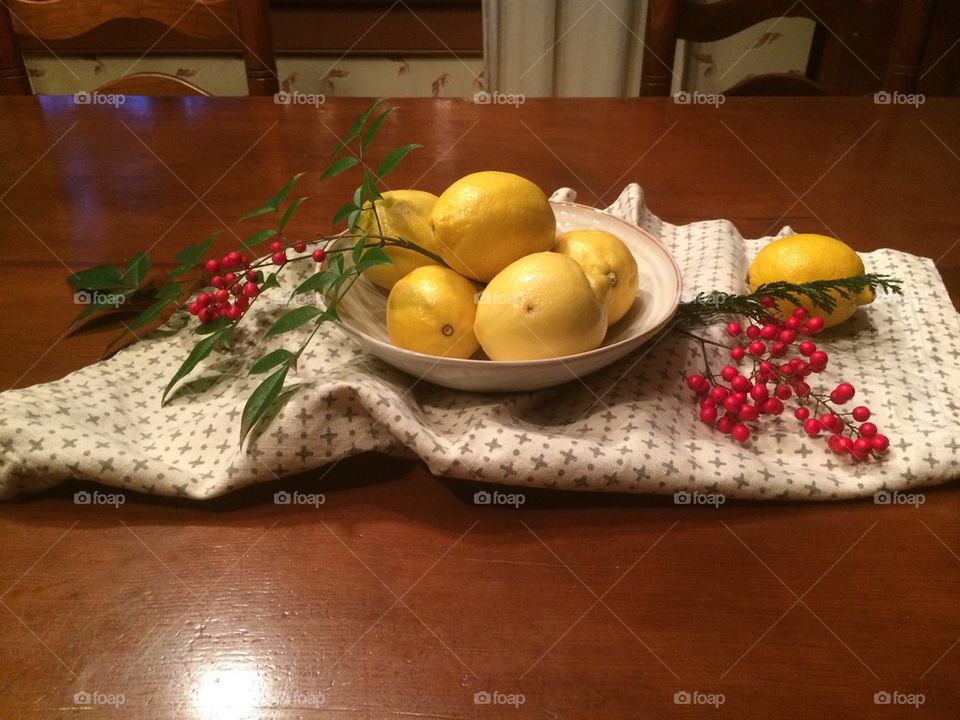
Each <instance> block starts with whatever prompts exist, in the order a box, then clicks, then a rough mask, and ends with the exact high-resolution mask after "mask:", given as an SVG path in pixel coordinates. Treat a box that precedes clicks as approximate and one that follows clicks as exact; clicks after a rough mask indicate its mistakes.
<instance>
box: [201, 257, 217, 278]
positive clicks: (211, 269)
mask: <svg viewBox="0 0 960 720" xmlns="http://www.w3.org/2000/svg"><path fill="white" fill-rule="evenodd" d="M203 268H204V269H205V270H206V271H207V272H208V273H210V274H211V275H212V274H214V273H218V272H220V261H219V260H213V259H211V260H207V262H205V263H204V264H203Z"/></svg>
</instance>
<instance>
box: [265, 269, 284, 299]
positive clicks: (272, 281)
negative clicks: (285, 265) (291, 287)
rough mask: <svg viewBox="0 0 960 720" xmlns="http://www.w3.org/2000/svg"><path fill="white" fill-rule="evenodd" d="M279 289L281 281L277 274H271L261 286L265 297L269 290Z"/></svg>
mask: <svg viewBox="0 0 960 720" xmlns="http://www.w3.org/2000/svg"><path fill="white" fill-rule="evenodd" d="M278 287H280V281H279V280H277V274H276V273H275V272H274V273H270V274H269V275H267V277H266V279H265V280H263V282H262V283H261V284H260V294H261V295H263V293H265V292H266V291H267V290H270V289H271V288H278Z"/></svg>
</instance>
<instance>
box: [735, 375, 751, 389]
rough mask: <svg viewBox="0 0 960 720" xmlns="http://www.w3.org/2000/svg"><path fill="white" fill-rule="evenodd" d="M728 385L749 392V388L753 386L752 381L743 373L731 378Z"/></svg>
mask: <svg viewBox="0 0 960 720" xmlns="http://www.w3.org/2000/svg"><path fill="white" fill-rule="evenodd" d="M730 387H732V388H733V389H734V390H736V391H737V392H741V393H748V392H750V388H752V387H753V383H752V382H750V381H749V380H748V379H747V378H745V377H744V376H743V375H737V376H736V377H735V378H734V379H733V380H731V381H730Z"/></svg>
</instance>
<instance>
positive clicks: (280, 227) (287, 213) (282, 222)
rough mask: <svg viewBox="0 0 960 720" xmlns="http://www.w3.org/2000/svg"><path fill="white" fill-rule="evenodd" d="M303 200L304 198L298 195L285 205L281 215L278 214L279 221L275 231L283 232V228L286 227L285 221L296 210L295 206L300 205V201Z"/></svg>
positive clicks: (287, 220)
mask: <svg viewBox="0 0 960 720" xmlns="http://www.w3.org/2000/svg"><path fill="white" fill-rule="evenodd" d="M304 200H306V198H305V197H300V198H297V199H296V200H293V201H292V202H291V203H290V204H289V205H287V209H286V210H284V211H283V215H281V216H280V222H278V223H277V232H283V228H284V227H286V224H287V222H289V220H290V218H292V217H293V213H295V212H296V210H297V208H298V207H300V203H302V202H303V201H304Z"/></svg>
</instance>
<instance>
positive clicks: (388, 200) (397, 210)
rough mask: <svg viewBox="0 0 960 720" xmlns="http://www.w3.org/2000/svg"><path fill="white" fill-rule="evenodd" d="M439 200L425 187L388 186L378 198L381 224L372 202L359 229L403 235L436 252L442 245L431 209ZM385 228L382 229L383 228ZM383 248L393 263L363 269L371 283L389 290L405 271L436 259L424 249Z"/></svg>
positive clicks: (402, 236) (361, 230)
mask: <svg viewBox="0 0 960 720" xmlns="http://www.w3.org/2000/svg"><path fill="white" fill-rule="evenodd" d="M436 202H437V196H436V195H434V194H433V193H428V192H423V191H422V190H388V191H387V192H385V193H383V198H382V199H381V200H377V202H376V206H377V216H378V217H379V218H380V226H379V228H378V227H377V218H376V217H374V214H373V212H372V211H371V210H370V209H369V208H370V205H369V203H368V204H367V205H366V208H367V209H365V210H364V211H363V212H362V213H361V214H360V219H359V221H358V222H357V229H358V230H359V231H360V232H364V233H370V234H374V235H381V234H383V235H386V236H389V237H401V238H403V239H404V240H409V241H410V242H412V243H415V244H416V245H419V246H420V247H422V248H423V249H424V250H429V251H430V252H432V253H435V254H437V255H439V254H440V248H439V247H437V243H436V241H435V240H434V238H433V230H432V229H431V227H430V213H431V212H433V206H434V205H435V204H436ZM380 230H383V233H381V232H380ZM383 251H384V252H385V253H386V254H387V257H389V258H390V259H391V260H392V261H393V263H392V264H390V265H386V264H384V265H374V266H373V267H370V268H367V269H366V270H364V273H363V274H364V275H366V276H367V278H369V279H370V281H371V282H372V283H374V284H375V285H378V286H380V287H382V288H384V289H386V290H389V289H390V288H392V287H393V284H394V283H395V282H397V280H399V279H400V278H402V277H403V276H404V275H406V274H407V273H409V272H410V271H411V270H413V269H414V268H418V267H421V266H423V265H436V263H435V262H434V261H433V260H431V259H430V258H429V257H427V256H426V255H424V254H423V253H419V252H417V251H416V250H408V249H406V248H401V247H395V246H394V247H386V248H384V249H383Z"/></svg>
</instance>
